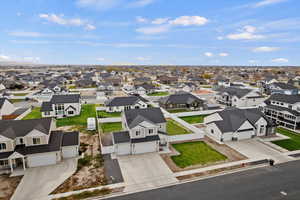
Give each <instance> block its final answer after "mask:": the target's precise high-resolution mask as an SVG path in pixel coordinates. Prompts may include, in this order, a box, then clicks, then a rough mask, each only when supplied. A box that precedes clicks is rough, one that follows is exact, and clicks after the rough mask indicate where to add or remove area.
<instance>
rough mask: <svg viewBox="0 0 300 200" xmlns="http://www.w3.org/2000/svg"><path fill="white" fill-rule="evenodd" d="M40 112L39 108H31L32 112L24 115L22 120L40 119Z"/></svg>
mask: <svg viewBox="0 0 300 200" xmlns="http://www.w3.org/2000/svg"><path fill="white" fill-rule="evenodd" d="M40 110H41V108H40V107H35V108H33V109H32V111H31V112H30V113H29V114H28V115H26V116H25V117H24V118H23V119H22V120H26V119H40V118H42V113H41V111H40Z"/></svg>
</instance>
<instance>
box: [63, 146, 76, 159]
mask: <svg viewBox="0 0 300 200" xmlns="http://www.w3.org/2000/svg"><path fill="white" fill-rule="evenodd" d="M76 156H78V146H67V147H62V157H63V158H74V157H76Z"/></svg>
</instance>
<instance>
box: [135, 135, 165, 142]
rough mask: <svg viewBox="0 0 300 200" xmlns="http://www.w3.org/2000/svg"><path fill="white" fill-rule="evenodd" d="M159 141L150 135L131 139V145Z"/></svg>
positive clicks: (156, 136) (155, 136)
mask: <svg viewBox="0 0 300 200" xmlns="http://www.w3.org/2000/svg"><path fill="white" fill-rule="evenodd" d="M158 140H160V138H159V136H158V135H151V136H147V137H144V138H134V139H131V143H140V142H151V141H158Z"/></svg>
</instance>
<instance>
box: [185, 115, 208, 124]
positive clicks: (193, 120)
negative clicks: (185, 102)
mask: <svg viewBox="0 0 300 200" xmlns="http://www.w3.org/2000/svg"><path fill="white" fill-rule="evenodd" d="M206 116H207V115H196V116H187V117H180V119H182V120H184V121H186V122H187V123H189V124H199V123H203V121H204V117H206Z"/></svg>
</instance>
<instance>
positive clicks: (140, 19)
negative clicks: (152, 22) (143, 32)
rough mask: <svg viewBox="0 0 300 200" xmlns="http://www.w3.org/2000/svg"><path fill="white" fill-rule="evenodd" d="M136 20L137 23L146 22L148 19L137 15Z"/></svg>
mask: <svg viewBox="0 0 300 200" xmlns="http://www.w3.org/2000/svg"><path fill="white" fill-rule="evenodd" d="M136 21H137V22H139V23H147V22H148V19H146V18H145V17H141V16H137V17H136Z"/></svg>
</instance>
